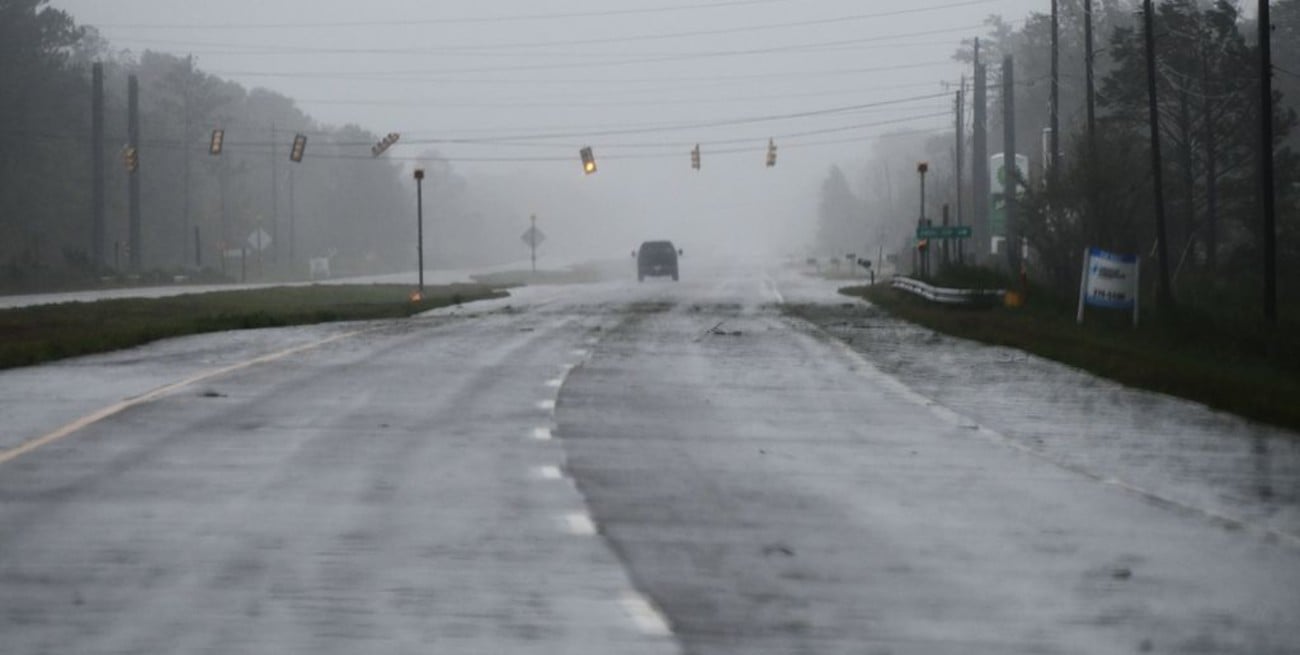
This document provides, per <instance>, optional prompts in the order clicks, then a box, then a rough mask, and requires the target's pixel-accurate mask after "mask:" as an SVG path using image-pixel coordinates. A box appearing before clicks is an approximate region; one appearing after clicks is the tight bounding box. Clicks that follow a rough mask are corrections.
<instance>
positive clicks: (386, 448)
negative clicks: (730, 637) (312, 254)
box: [0, 298, 674, 654]
mask: <svg viewBox="0 0 1300 655" xmlns="http://www.w3.org/2000/svg"><path fill="white" fill-rule="evenodd" d="M481 311H483V313H482V314H478V313H477V311H471V310H468V309H466V308H462V311H461V313H460V314H459V315H452V316H448V315H446V313H438V314H436V315H434V316H431V317H428V318H422V319H416V320H410V321H400V322H388V323H376V324H369V325H364V326H359V327H362V328H366V329H369V330H371V331H368V332H364V333H361V334H357V335H355V336H352V337H350V338H346V339H340V340H335V341H330V342H328V343H325V344H323V345H320V346H318V347H315V348H313V349H311V350H307V351H302V352H298V353H296V354H294V355H293V356H290V357H286V358H283V359H279V360H277V361H275V362H274V363H268V364H265V365H260V366H253V367H249V368H245V369H241V370H238V371H236V372H233V373H231V374H229V375H226V376H221V377H218V378H214V379H210V380H207V381H205V382H203V383H202V384H197V385H193V386H190V387H186V388H182V389H179V390H177V391H175V392H174V393H171V394H169V395H166V396H164V397H162V398H159V399H157V400H154V401H153V402H149V403H145V404H140V405H136V406H133V407H130V408H128V409H125V410H123V411H122V412H120V413H118V414H116V415H113V416H111V417H109V418H106V419H105V420H103V421H100V422H98V423H94V424H92V425H89V426H87V427H85V428H84V429H82V430H81V431H79V432H78V433H76V434H73V435H71V436H69V437H67V438H64V439H61V440H58V441H54V442H51V443H49V444H48V445H46V446H44V447H42V448H40V449H37V450H34V451H32V452H29V453H26V454H24V455H22V456H21V457H19V458H15V459H13V460H11V461H9V462H7V463H5V464H4V465H3V466H2V468H0V590H3V594H0V635H3V639H2V641H3V647H0V651H2V652H4V653H162V652H165V653H285V652H313V653H358V652H386V653H415V652H421V653H427V652H448V653H557V652H562V653H611V652H618V653H647V654H649V653H665V652H674V649H673V644H672V642H671V640H670V639H668V638H667V637H666V636H664V634H663V631H662V624H658V625H656V623H655V621H656V620H657V617H656V616H654V615H653V612H652V611H650V610H649V608H648V605H646V603H645V601H644V600H643V599H641V597H640V596H639V595H638V594H637V593H636V590H635V589H634V588H633V587H632V586H631V584H630V582H629V581H628V580H627V578H626V576H625V573H624V571H623V569H622V567H621V566H620V564H619V562H618V561H617V559H616V558H615V557H614V556H613V554H612V553H611V552H610V551H609V549H608V548H607V547H606V545H605V544H604V543H603V542H602V541H601V540H600V539H598V538H596V537H595V535H594V533H593V532H592V531H591V530H590V529H589V528H590V523H589V522H586V523H584V521H585V520H586V515H585V509H584V503H583V499H582V498H581V497H580V496H579V495H578V494H577V493H576V491H575V490H574V488H573V486H572V485H571V484H570V483H568V482H566V481H565V480H564V479H563V478H562V477H561V476H560V475H559V471H560V470H561V467H562V464H563V453H562V449H561V446H560V443H559V441H558V440H555V439H552V438H550V437H551V430H552V428H553V406H554V400H555V396H556V393H557V391H558V388H559V384H560V383H561V382H562V380H563V376H564V375H565V373H566V372H567V371H568V370H569V368H570V367H572V366H573V365H574V364H576V363H578V362H580V361H581V359H582V357H583V356H584V348H586V347H587V345H586V344H587V341H588V340H589V339H591V338H592V335H593V334H594V333H595V331H596V329H597V328H599V327H600V326H601V324H602V321H603V319H602V317H601V315H600V312H599V311H594V310H593V311H591V312H570V311H562V310H561V311H551V310H547V309H546V304H545V299H544V298H543V299H539V300H537V301H536V304H533V305H532V306H530V308H529V311H523V310H521V309H518V308H515V307H512V306H509V305H508V304H503V303H497V304H496V308H495V309H493V308H492V307H491V306H488V307H485V308H483V309H482V310H481ZM351 327H353V328H355V327H358V326H351ZM285 332H287V335H282V336H281V337H280V339H278V340H277V344H276V346H275V347H276V348H279V347H282V346H284V345H286V344H289V343H296V344H298V345H296V346H294V347H299V346H300V345H301V343H307V344H310V343H316V342H318V341H320V340H319V339H318V338H317V336H318V335H316V334H314V333H311V334H310V336H307V337H305V338H303V337H298V336H296V334H297V332H298V330H296V329H295V330H289V331H285ZM309 332H311V331H309ZM210 339H213V340H216V342H217V343H220V342H221V341H222V337H221V336H213V337H210ZM189 343H190V344H196V343H202V341H201V340H200V341H193V340H191V341H189ZM196 351H197V353H198V355H197V356H196V357H195V359H194V360H192V361H190V362H189V365H190V367H191V368H192V369H193V370H194V371H202V370H207V369H208V367H209V364H207V363H205V362H204V361H201V358H203V357H204V356H205V355H206V354H208V350H207V349H196ZM155 352H165V353H168V354H169V355H170V356H171V358H172V359H173V360H175V359H177V358H181V359H183V356H182V355H181V354H180V353H177V352H175V351H173V350H169V349H168V347H167V345H166V344H159V345H157V346H151V347H146V348H142V349H137V350H135V351H132V353H131V355H132V357H131V358H129V359H127V358H123V359H120V360H113V359H111V358H110V359H109V361H116V362H117V363H116V364H104V363H103V362H101V365H103V366H107V367H109V368H120V369H123V370H133V369H135V368H136V367H140V366H148V365H149V364H145V363H144V362H149V363H152V361H153V359H152V358H151V357H150V355H151V354H152V353H155ZM182 367H183V366H182V364H181V363H177V362H175V361H173V362H172V365H171V366H170V367H168V368H167V369H166V370H165V372H164V373H161V374H160V375H161V378H160V379H165V378H167V377H168V376H177V375H178V374H179V373H180V371H179V369H180V368H182ZM60 372H62V373H67V374H68V375H67V376H66V377H67V378H68V381H71V380H73V379H75V378H76V377H78V374H79V373H80V371H78V369H77V367H76V366H74V365H67V366H64V367H55V368H52V369H47V370H46V374H47V375H50V376H54V377H58V374H59V373H60ZM28 375H31V373H30V372H29V373H28ZM19 377H21V376H19ZM6 379H7V376H0V390H4V392H5V393H6V396H7V395H8V392H9V391H12V388H11V387H9V386H8V385H7V384H5V383H4V380H6ZM102 392H103V390H102V389H101V393H102ZM83 402H84V401H83ZM64 418H65V417H57V418H56V420H55V421H54V423H58V422H60V421H62V420H63V419H64ZM27 422H28V423H29V424H34V423H35V422H36V421H35V419H30V418H29V419H28V421H27ZM52 425H53V423H52ZM584 528H587V529H584ZM647 615H648V617H647ZM656 628H658V629H656Z"/></svg>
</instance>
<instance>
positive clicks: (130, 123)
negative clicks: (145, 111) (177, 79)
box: [126, 75, 144, 273]
mask: <svg viewBox="0 0 1300 655" xmlns="http://www.w3.org/2000/svg"><path fill="white" fill-rule="evenodd" d="M126 84H127V110H126V111H127V118H126V133H127V147H128V148H130V149H131V151H132V152H134V153H135V156H136V157H137V160H136V161H137V162H138V161H139V160H138V158H139V156H140V80H139V79H138V78H137V77H136V76H135V75H132V76H130V77H129V78H127V83H126ZM131 168H132V169H133V170H130V171H127V179H128V187H127V196H128V198H127V202H128V205H129V207H130V210H129V222H128V224H127V241H128V243H130V244H131V253H130V256H129V257H128V258H127V261H128V264H127V265H128V266H129V267H130V269H131V272H132V273H139V272H140V270H141V268H142V263H143V261H144V258H143V257H142V256H141V255H142V254H143V253H142V252H141V250H142V249H141V247H140V246H141V244H140V240H141V234H140V169H139V165H138V163H137V164H136V165H135V166H132V167H131Z"/></svg>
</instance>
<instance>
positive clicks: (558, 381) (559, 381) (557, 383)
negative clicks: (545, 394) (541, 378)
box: [546, 378, 564, 389]
mask: <svg viewBox="0 0 1300 655" xmlns="http://www.w3.org/2000/svg"><path fill="white" fill-rule="evenodd" d="M563 385H564V378H555V379H553V380H547V381H546V386H548V387H550V388H552V389H559V388H560V387H561V386H563Z"/></svg>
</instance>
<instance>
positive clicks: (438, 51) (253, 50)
mask: <svg viewBox="0 0 1300 655" xmlns="http://www.w3.org/2000/svg"><path fill="white" fill-rule="evenodd" d="M980 27H983V25H962V26H957V27H940V29H933V30H920V31H913V32H896V34H878V35H875V36H863V38H855V39H841V40H823V42H814V43H800V44H788V45H774V47H764V48H750V49H732V51H710V52H697V53H684V55H669V56H666V57H645V58H640V60H630V61H633V62H640V61H659V60H660V58H662V60H664V61H676V60H679V58H682V57H688V58H689V57H719V56H735V55H755V53H758V55H761V53H768V52H797V51H800V49H818V48H836V47H842V45H854V44H863V43H881V42H891V40H897V39H906V38H913V36H933V35H937V34H961V32H969V31H972V30H979V29H980ZM735 31H738V29H729V30H706V31H695V32H676V34H667V35H664V34H659V35H642V36H624V38H602V39H580V40H563V42H538V43H510V44H495V45H484V47H481V48H477V49H478V51H486V52H490V51H493V49H510V48H520V49H521V48H545V47H560V45H563V47H565V48H575V47H586V45H599V44H617V45H624V44H627V43H628V42H634V40H653V39H666V38H681V36H706V35H718V34H731V32H735ZM121 43H131V40H129V39H127V40H122V42H121ZM173 43H177V44H178V45H181V47H182V49H183V51H185V52H187V53H194V55H225V56H240V55H246V56H263V55H446V53H448V52H460V53H471V52H474V51H476V48H474V47H467V45H458V47H451V48H454V49H451V51H448V47H446V45H441V47H439V45H421V47H402V48H339V47H294V45H239V44H231V45H229V47H231V48H242V49H239V51H229V52H226V51H203V49H201V48H200V49H195V48H192V45H195V44H194V43H182V42H173ZM213 45H216V44H213ZM216 47H221V45H216ZM521 56H536V53H521ZM589 58H595V60H599V57H590V55H589ZM619 62H628V61H619ZM595 64H601V61H597V62H595ZM603 64H614V62H603Z"/></svg>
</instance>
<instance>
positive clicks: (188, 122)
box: [180, 55, 200, 268]
mask: <svg viewBox="0 0 1300 655" xmlns="http://www.w3.org/2000/svg"><path fill="white" fill-rule="evenodd" d="M193 79H194V55H190V56H188V57H186V58H185V97H184V103H185V136H184V137H182V138H181V156H182V157H184V159H183V160H182V162H183V163H182V166H181V169H182V172H183V177H184V181H183V182H182V183H183V184H184V185H185V193H184V194H183V196H184V198H185V206H184V209H183V212H182V213H183V214H184V215H183V216H181V222H182V225H181V243H180V246H181V252H180V255H181V266H182V267H183V266H184V265H185V260H186V259H187V258H186V257H185V251H186V250H189V248H188V247H187V246H188V245H189V243H188V242H189V238H190V224H191V221H192V220H193V218H192V216H191V213H190V207H191V205H190V186H191V185H190V159H191V155H192V154H193V153H191V152H190V138H191V137H192V136H193V135H194V124H193V111H192V109H191V106H190V104H191V93H190V82H191V81H192V80H193ZM199 265H200V264H199V253H197V252H195V254H194V267H195V268H198V267H199Z"/></svg>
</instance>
